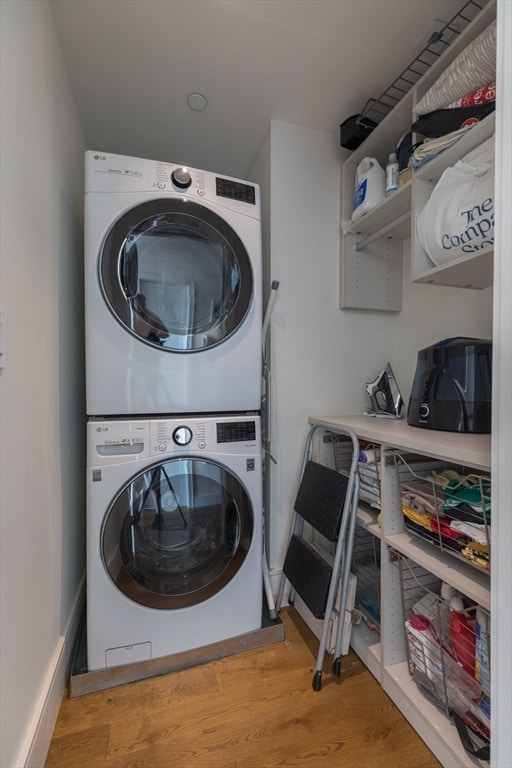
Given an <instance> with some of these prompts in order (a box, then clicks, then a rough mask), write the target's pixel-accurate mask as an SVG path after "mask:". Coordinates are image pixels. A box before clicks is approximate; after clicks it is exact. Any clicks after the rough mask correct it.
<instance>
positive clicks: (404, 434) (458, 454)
mask: <svg viewBox="0 0 512 768" xmlns="http://www.w3.org/2000/svg"><path fill="white" fill-rule="evenodd" d="M309 423H310V425H311V426H312V427H320V428H322V429H325V430H327V431H329V432H336V430H337V429H338V430H341V431H344V430H347V429H348V430H350V431H351V432H353V433H355V434H356V435H357V436H358V438H359V439H361V440H368V441H369V442H372V443H375V444H378V445H380V446H381V456H382V457H383V460H382V463H381V473H380V474H381V479H382V487H381V505H382V513H381V516H382V524H383V530H384V531H385V532H386V533H385V534H383V532H382V531H381V528H380V526H379V525H378V523H377V521H376V516H375V515H374V514H373V513H372V512H370V511H369V510H368V509H367V508H365V507H364V506H360V507H359V509H358V511H357V520H358V525H359V526H360V527H362V528H363V529H364V530H366V531H368V532H370V533H371V534H372V535H373V536H375V537H376V538H379V539H380V542H381V559H380V563H381V568H380V571H381V583H380V596H381V627H380V634H378V633H377V632H372V631H371V630H370V629H369V627H367V626H366V624H364V623H363V622H361V624H359V625H354V626H353V627H352V636H351V645H352V647H353V649H354V651H355V652H356V653H357V655H358V656H359V657H360V658H361V659H362V661H363V662H364V663H365V664H366V666H367V667H368V669H369V670H370V671H371V672H372V674H373V675H374V676H375V677H376V678H377V679H378V680H379V681H380V682H381V685H382V686H383V688H384V690H385V691H386V692H387V693H388V694H389V696H390V697H391V699H392V700H393V702H394V703H395V704H396V705H397V706H398V707H399V708H400V709H401V711H402V712H403V714H404V715H405V717H406V718H407V719H408V720H409V722H410V723H411V725H412V726H413V727H414V728H415V730H416V731H417V732H418V734H419V735H420V736H421V738H422V739H423V740H424V741H425V743H426V744H427V745H428V747H429V748H430V749H431V750H432V752H433V753H434V754H435V755H436V757H437V758H438V760H439V761H440V762H441V763H442V764H443V765H444V766H446V768H468V767H469V766H472V765H475V766H480V768H482V763H481V762H479V761H477V760H473V759H472V758H471V756H470V755H469V754H468V753H467V752H466V751H465V749H464V747H463V746H462V743H461V741H460V737H459V735H458V733H457V730H456V728H455V726H454V725H453V723H452V722H451V721H450V720H449V719H448V718H447V717H446V715H445V713H444V712H442V711H441V710H439V709H438V708H437V707H436V706H435V705H433V704H432V703H431V702H430V701H429V700H428V699H427V698H426V697H425V696H424V695H423V694H422V693H421V691H420V690H419V689H418V687H417V686H416V684H415V682H414V680H413V679H412V678H411V676H410V674H409V669H408V664H407V661H406V658H407V646H406V639H405V629H404V607H403V595H402V589H401V582H400V578H401V577H400V571H399V569H398V568H396V567H395V566H396V564H395V562H394V560H395V559H396V556H398V555H400V556H403V557H405V558H407V559H409V560H411V561H413V562H414V563H415V564H417V565H419V566H421V568H423V569H425V570H426V571H428V572H429V573H430V574H432V575H433V576H434V577H436V578H437V579H440V580H442V581H445V582H447V583H448V584H451V585H452V586H454V587H455V588H456V589H458V590H459V591H461V592H462V593H463V594H464V595H466V596H467V597H468V598H469V599H470V600H471V601H474V603H475V604H478V605H481V606H482V607H483V608H484V609H485V610H487V611H490V608H491V592H490V574H489V573H488V572H487V571H484V569H482V568H478V567H475V566H474V565H473V564H471V563H469V562H467V561H464V560H463V559H462V558H461V557H460V556H457V555H456V554H454V553H450V552H448V551H442V550H441V549H440V548H438V547H436V546H435V545H434V544H433V543H431V542H429V541H426V540H423V539H421V538H420V537H418V536H414V535H413V534H411V533H409V532H407V531H405V525H404V520H403V513H402V509H401V496H400V487H399V485H398V484H397V483H396V478H395V475H394V473H393V467H392V466H390V465H387V463H386V461H385V459H384V457H385V454H386V452H387V451H388V450H396V449H398V450H399V451H402V452H403V453H404V454H405V453H415V454H420V455H424V456H428V457H431V458H434V459H441V460H443V461H446V462H449V463H452V464H457V465H464V466H465V467H467V468H468V469H470V470H471V471H472V470H478V471H483V472H486V473H489V472H490V467H491V437H490V435H473V434H462V433H451V432H436V431H433V430H427V429H420V428H416V427H411V426H409V425H408V424H407V423H406V421H405V420H403V419H380V418H375V417H369V416H310V417H309ZM395 553H396V554H395Z"/></svg>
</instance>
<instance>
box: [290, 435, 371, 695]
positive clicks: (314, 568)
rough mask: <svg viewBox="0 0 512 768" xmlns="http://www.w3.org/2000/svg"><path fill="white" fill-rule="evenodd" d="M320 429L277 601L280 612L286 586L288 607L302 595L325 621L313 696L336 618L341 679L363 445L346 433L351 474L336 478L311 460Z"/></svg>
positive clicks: (336, 664) (307, 457)
mask: <svg viewBox="0 0 512 768" xmlns="http://www.w3.org/2000/svg"><path fill="white" fill-rule="evenodd" d="M318 427H319V425H315V426H313V427H312V428H311V429H310V431H309V434H308V437H307V440H306V447H305V451H304V460H303V466H302V473H301V480H300V483H299V490H298V492H297V496H296V499H295V503H294V508H293V515H292V521H291V528H290V535H289V540H288V549H287V551H286V556H285V561H284V565H283V574H282V576H281V581H280V585H279V591H278V596H277V600H276V607H277V610H278V611H279V610H280V609H281V606H282V603H283V598H284V593H285V589H286V585H288V587H289V590H288V596H287V597H288V603H289V604H290V605H293V602H294V598H295V594H298V595H299V596H300V598H301V600H302V601H303V602H304V603H305V605H306V606H307V607H308V609H309V610H310V611H311V613H312V614H313V616H315V618H317V619H321V620H322V621H323V625H322V633H321V637H320V645H319V648H318V655H317V659H316V670H315V673H314V676H313V683H312V686H313V690H315V691H319V690H320V689H321V687H322V669H323V662H324V656H325V651H326V646H327V640H328V635H329V625H330V622H331V621H332V620H333V619H334V617H335V616H337V617H338V622H337V631H336V642H335V648H334V654H333V664H332V671H333V674H334V675H335V676H336V677H340V676H341V645H342V635H343V627H344V619H345V610H346V605H347V595H348V589H349V584H350V568H351V562H352V548H353V542H354V531H355V525H356V515H357V502H358V497H359V477H358V474H357V466H358V459H359V442H358V439H357V437H356V435H355V434H354V433H353V432H351V431H350V430H344V431H343V434H345V435H347V436H348V437H349V438H350V439H351V440H352V448H353V450H352V460H351V464H350V470H349V471H348V472H338V471H336V470H335V469H331V468H330V467H327V466H325V465H324V464H320V463H318V462H316V461H313V460H312V458H311V453H312V451H311V447H312V441H313V436H314V433H315V431H316V429H318ZM337 431H338V430H337ZM340 432H341V430H340ZM305 524H307V525H305ZM314 531H316V532H317V533H318V534H320V537H323V539H325V540H326V542H327V544H328V545H332V546H330V548H331V549H333V550H334V552H333V553H328V552H327V549H325V550H324V551H322V549H323V548H322V547H321V546H317V545H316V544H315V542H314V541H313V538H314V533H313V532H314Z"/></svg>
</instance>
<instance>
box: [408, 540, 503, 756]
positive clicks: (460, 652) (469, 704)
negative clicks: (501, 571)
mask: <svg viewBox="0 0 512 768" xmlns="http://www.w3.org/2000/svg"><path fill="white" fill-rule="evenodd" d="M394 563H395V564H396V566H397V567H398V569H399V571H400V585H401V595H402V602H403V612H404V627H405V637H406V643H407V653H408V663H409V672H410V674H411V675H412V677H413V679H414V681H415V682H416V684H417V686H418V688H419V689H420V690H421V691H422V693H423V694H424V695H425V696H426V697H427V698H428V699H429V700H430V701H432V702H433V703H434V704H435V705H436V706H437V707H438V708H439V709H441V710H442V711H443V712H444V713H445V714H446V715H447V716H449V717H452V716H453V713H456V714H457V715H458V716H459V718H461V719H462V721H463V722H464V723H465V725H466V726H467V727H468V728H469V729H470V730H471V732H472V734H474V735H476V736H477V738H478V739H479V740H480V741H481V744H482V745H484V744H486V743H487V744H488V743H489V741H490V706H491V701H490V693H489V679H490V664H489V649H490V631H489V627H490V616H489V613H488V612H487V611H486V610H484V609H483V608H482V607H481V606H477V605H474V604H472V603H471V601H470V600H469V599H468V598H466V597H465V596H464V595H461V593H460V592H459V593H458V592H457V591H456V590H454V589H453V588H451V587H449V586H448V585H446V584H444V585H443V584H442V582H441V581H440V580H439V579H437V578H436V577H435V576H433V575H432V574H431V573H429V572H428V571H426V570H425V569H424V568H422V567H421V566H419V565H418V564H417V563H415V562H413V561H412V560H410V559H409V558H406V557H404V556H403V555H400V554H396V556H395V560H394ZM455 601H457V602H455ZM455 608H457V610H455Z"/></svg>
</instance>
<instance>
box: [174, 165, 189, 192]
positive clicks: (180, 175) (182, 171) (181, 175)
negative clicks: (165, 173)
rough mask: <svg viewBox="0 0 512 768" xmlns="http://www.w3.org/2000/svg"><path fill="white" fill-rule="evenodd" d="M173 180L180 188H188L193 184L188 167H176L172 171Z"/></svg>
mask: <svg viewBox="0 0 512 768" xmlns="http://www.w3.org/2000/svg"><path fill="white" fill-rule="evenodd" d="M171 181H172V183H173V184H175V185H176V186H177V187H179V188H180V189H187V188H188V187H190V185H191V184H192V178H191V176H190V173H189V172H188V171H187V169H186V168H176V170H175V171H173V172H172V173H171Z"/></svg>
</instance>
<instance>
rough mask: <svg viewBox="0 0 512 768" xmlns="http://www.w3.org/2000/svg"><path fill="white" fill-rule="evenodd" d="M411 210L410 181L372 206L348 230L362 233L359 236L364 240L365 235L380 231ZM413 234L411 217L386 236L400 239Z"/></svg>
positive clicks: (351, 232)
mask: <svg viewBox="0 0 512 768" xmlns="http://www.w3.org/2000/svg"><path fill="white" fill-rule="evenodd" d="M410 211H411V182H410V181H408V182H407V183H406V184H404V185H403V186H402V187H400V188H399V189H397V191H396V192H394V193H393V194H392V195H391V196H390V197H386V198H384V200H383V201H382V202H381V203H379V204H378V205H376V206H375V208H372V209H371V210H370V211H368V213H365V214H364V215H363V216H362V217H361V218H360V219H359V221H358V222H356V223H355V224H350V225H349V227H348V232H349V233H350V234H354V235H361V237H359V238H358V241H359V240H362V236H363V235H372V234H374V233H375V232H378V231H379V230H380V229H382V228H383V227H385V226H387V225H389V224H390V223H391V224H393V222H396V221H397V220H398V219H400V218H401V217H403V216H404V214H407V213H409V214H410ZM410 236H411V222H410V218H409V219H408V220H407V221H406V222H405V223H403V224H402V223H401V224H398V225H397V226H396V227H395V228H393V229H390V230H389V231H388V232H387V233H386V235H385V237H386V238H392V237H394V238H396V239H398V240H400V241H402V240H405V239H406V238H408V237H410Z"/></svg>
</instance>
